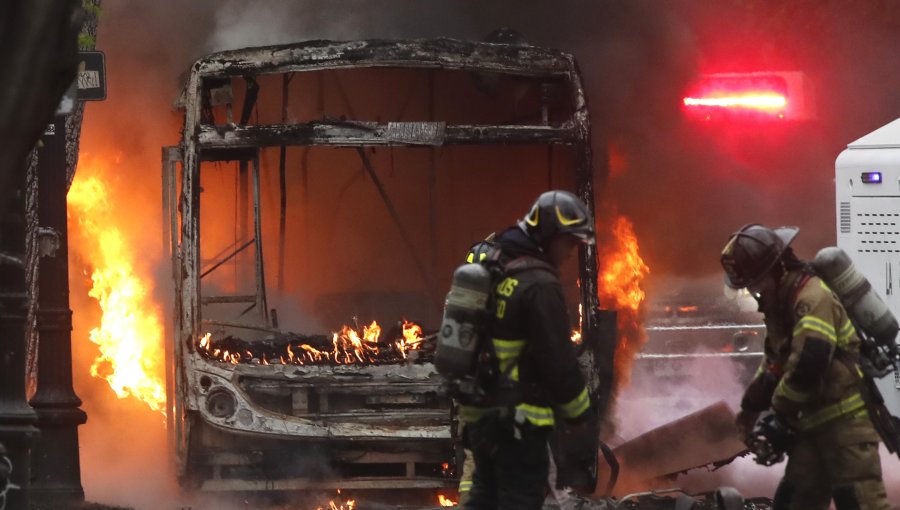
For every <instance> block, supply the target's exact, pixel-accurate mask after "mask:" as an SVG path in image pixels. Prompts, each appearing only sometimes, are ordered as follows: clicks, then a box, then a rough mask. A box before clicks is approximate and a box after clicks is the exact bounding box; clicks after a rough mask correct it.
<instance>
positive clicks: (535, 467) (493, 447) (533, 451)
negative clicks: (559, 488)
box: [462, 418, 550, 510]
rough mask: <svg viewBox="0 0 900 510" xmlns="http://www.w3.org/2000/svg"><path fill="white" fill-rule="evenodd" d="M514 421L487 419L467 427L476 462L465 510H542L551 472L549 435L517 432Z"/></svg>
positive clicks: (528, 429)
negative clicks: (548, 446) (548, 448)
mask: <svg viewBox="0 0 900 510" xmlns="http://www.w3.org/2000/svg"><path fill="white" fill-rule="evenodd" d="M515 430H516V429H514V427H513V425H512V420H511V419H493V418H485V419H482V420H479V422H478V423H474V424H470V425H467V426H466V441H467V442H468V446H469V448H471V450H472V454H473V455H472V456H473V458H474V459H475V471H474V472H473V473H472V489H471V490H470V491H469V497H468V500H467V501H466V502H465V504H464V505H463V506H462V508H463V509H465V510H540V509H541V507H542V506H543V503H544V496H545V494H546V490H545V489H546V487H547V473H548V470H549V462H550V461H549V455H548V452H547V438H548V435H549V433H548V431H546V430H542V429H538V428H526V429H525V430H520V431H519V432H515Z"/></svg>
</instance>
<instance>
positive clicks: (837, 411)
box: [800, 393, 866, 430]
mask: <svg viewBox="0 0 900 510" xmlns="http://www.w3.org/2000/svg"><path fill="white" fill-rule="evenodd" d="M865 405H866V403H865V402H863V399H862V395H860V394H859V393H856V394H854V395H852V396H850V397H848V398H845V399H844V400H842V401H840V402H838V403H836V404H832V405H830V406H827V407H823V408H822V409H819V410H818V411H816V412H814V413H812V414H810V415H808V416H804V417H803V418H801V419H800V429H802V430H808V429H811V428H813V427H816V426H818V425H821V424H823V423H826V422H829V421H831V420H834V419H836V418H840V417H841V416H844V415H845V414H850V413H854V414H853V416H857V415H860V413H861V410H863V411H864V410H865Z"/></svg>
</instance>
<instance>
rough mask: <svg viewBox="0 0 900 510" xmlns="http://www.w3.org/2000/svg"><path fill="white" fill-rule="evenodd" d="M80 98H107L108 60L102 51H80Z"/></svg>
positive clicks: (78, 78) (85, 99)
mask: <svg viewBox="0 0 900 510" xmlns="http://www.w3.org/2000/svg"><path fill="white" fill-rule="evenodd" d="M78 58H79V63H78V77H77V78H76V82H77V83H78V99H79V100H81V101H103V100H104V99H106V60H105V58H104V56H103V52H102V51H81V52H79V53H78Z"/></svg>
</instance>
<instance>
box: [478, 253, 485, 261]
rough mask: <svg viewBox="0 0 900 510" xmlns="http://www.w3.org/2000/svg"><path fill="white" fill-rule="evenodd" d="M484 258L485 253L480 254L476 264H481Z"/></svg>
mask: <svg viewBox="0 0 900 510" xmlns="http://www.w3.org/2000/svg"><path fill="white" fill-rule="evenodd" d="M486 258H487V253H482V254H481V255H479V256H478V262H482V261H484V259H486Z"/></svg>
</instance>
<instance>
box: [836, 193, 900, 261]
mask: <svg viewBox="0 0 900 510" xmlns="http://www.w3.org/2000/svg"><path fill="white" fill-rule="evenodd" d="M848 206H849V204H848ZM848 208H849V207H848ZM848 214H849V213H848ZM841 216H842V219H841V231H842V232H843V228H844V224H843V204H842V205H841ZM856 217H857V219H858V220H859V223H858V224H859V228H858V229H857V231H856V233H857V235H858V236H859V237H858V239H859V248H858V250H857V251H858V252H860V253H900V243H898V241H897V238H898V236H900V226H898V225H900V213H856ZM848 231H849V230H848Z"/></svg>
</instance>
